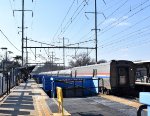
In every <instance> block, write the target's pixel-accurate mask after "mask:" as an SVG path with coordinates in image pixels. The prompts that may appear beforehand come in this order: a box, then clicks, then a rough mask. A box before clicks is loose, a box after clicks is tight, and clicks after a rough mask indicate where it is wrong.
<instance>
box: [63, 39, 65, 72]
mask: <svg viewBox="0 0 150 116" xmlns="http://www.w3.org/2000/svg"><path fill="white" fill-rule="evenodd" d="M64 47H65V38H64V37H63V63H64V69H65V48H64Z"/></svg>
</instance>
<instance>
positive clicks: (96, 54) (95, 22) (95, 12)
mask: <svg viewBox="0 0 150 116" xmlns="http://www.w3.org/2000/svg"><path fill="white" fill-rule="evenodd" d="M95 54H96V63H97V2H96V0H95Z"/></svg>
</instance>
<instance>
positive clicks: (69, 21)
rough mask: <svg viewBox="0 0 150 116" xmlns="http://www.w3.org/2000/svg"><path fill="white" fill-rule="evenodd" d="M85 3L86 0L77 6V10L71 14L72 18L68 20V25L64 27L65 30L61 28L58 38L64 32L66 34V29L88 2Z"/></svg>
mask: <svg viewBox="0 0 150 116" xmlns="http://www.w3.org/2000/svg"><path fill="white" fill-rule="evenodd" d="M83 3H85V0H83V1H82V3H81V4H80V5H79V6H78V7H77V9H76V10H75V12H74V13H73V15H72V16H71V18H70V19H69V20H68V22H67V23H66V25H65V26H64V27H63V30H61V31H60V33H59V34H58V36H57V38H59V37H60V35H62V34H64V33H65V32H66V30H67V29H68V28H69V26H70V25H71V24H72V23H73V21H74V20H75V19H76V18H77V16H78V15H79V14H80V13H81V11H82V10H83V9H84V7H85V6H86V5H87V3H85V4H83ZM82 5H83V6H82ZM80 7H81V8H80Z"/></svg>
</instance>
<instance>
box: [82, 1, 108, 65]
mask: <svg viewBox="0 0 150 116" xmlns="http://www.w3.org/2000/svg"><path fill="white" fill-rule="evenodd" d="M85 13H94V15H95V29H92V30H95V62H96V63H97V30H99V31H100V29H97V14H98V12H97V0H95V11H94V12H85ZM99 14H102V15H103V16H104V17H105V15H104V13H102V12H101V13H99ZM105 18H106V17H105Z"/></svg>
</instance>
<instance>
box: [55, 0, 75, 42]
mask: <svg viewBox="0 0 150 116" xmlns="http://www.w3.org/2000/svg"><path fill="white" fill-rule="evenodd" d="M74 2H75V0H73V2H72V4H71V6H70V7H69V9H68V11H67V13H66V15H65V17H64V18H63V20H62V22H61V24H60V26H59V28H58V29H57V31H56V33H55V35H54V37H53V40H54V38H55V36H56V35H57V33H58V31H59V30H60V29H61V28H62V25H63V23H64V21H65V19H66V17H67V15H68V14H69V12H70V10H71V8H72V6H73V4H74Z"/></svg>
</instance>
